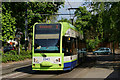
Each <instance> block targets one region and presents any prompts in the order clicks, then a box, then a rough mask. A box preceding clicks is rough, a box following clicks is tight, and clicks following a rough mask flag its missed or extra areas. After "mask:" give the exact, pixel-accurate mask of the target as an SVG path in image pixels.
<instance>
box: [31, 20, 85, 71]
mask: <svg viewBox="0 0 120 80" xmlns="http://www.w3.org/2000/svg"><path fill="white" fill-rule="evenodd" d="M82 38H83V37H82V36H81V35H80V33H79V32H78V31H77V29H76V28H75V27H74V26H73V25H71V24H69V23H67V22H60V23H55V24H41V23H35V24H34V26H33V47H32V70H45V71H47V70H71V69H73V68H74V67H75V66H76V65H78V62H80V61H81V58H83V57H84V56H81V55H80V53H78V50H79V46H78V43H79V39H82Z"/></svg>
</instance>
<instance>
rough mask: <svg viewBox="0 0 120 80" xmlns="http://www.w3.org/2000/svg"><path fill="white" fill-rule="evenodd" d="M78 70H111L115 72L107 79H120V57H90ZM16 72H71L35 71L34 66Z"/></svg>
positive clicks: (57, 72)
mask: <svg viewBox="0 0 120 80" xmlns="http://www.w3.org/2000/svg"><path fill="white" fill-rule="evenodd" d="M76 68H105V69H111V70H113V72H112V73H111V74H110V75H108V76H107V77H106V80H107V79H120V55H114V56H113V55H97V57H95V56H94V55H89V56H88V57H87V58H86V60H85V62H83V63H81V64H80V65H78V66H77V67H76ZM15 71H16V72H23V73H28V74H33V75H34V74H42V75H44V74H48V75H49V74H50V75H51V74H55V75H59V74H64V73H68V72H70V71H33V70H32V66H31V65H30V66H26V67H22V68H18V69H16V70H15Z"/></svg>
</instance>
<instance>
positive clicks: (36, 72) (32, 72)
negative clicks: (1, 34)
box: [15, 65, 70, 75]
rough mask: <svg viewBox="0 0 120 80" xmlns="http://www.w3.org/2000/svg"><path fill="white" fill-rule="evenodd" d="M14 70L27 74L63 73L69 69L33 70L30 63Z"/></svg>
mask: <svg viewBox="0 0 120 80" xmlns="http://www.w3.org/2000/svg"><path fill="white" fill-rule="evenodd" d="M15 72H23V73H28V74H50V75H51V74H56V75H59V74H63V73H68V72H70V71H33V70H32V65H30V66H26V67H21V68H18V69H16V70H15Z"/></svg>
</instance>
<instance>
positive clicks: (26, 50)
mask: <svg viewBox="0 0 120 80" xmlns="http://www.w3.org/2000/svg"><path fill="white" fill-rule="evenodd" d="M27 40H28V39H27V2H26V11H25V51H27Z"/></svg>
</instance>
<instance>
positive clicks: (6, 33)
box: [2, 5, 16, 41]
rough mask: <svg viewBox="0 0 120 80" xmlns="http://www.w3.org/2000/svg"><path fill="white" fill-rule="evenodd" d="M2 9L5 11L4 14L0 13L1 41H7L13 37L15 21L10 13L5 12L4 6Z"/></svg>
mask: <svg viewBox="0 0 120 80" xmlns="http://www.w3.org/2000/svg"><path fill="white" fill-rule="evenodd" d="M2 7H3V9H4V10H5V12H4V13H2V41H5V40H6V41H7V40H11V39H14V37H15V30H16V27H15V24H16V22H15V20H16V19H15V18H14V17H12V16H11V13H12V12H11V11H9V10H7V9H6V8H5V6H4V5H2Z"/></svg>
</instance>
